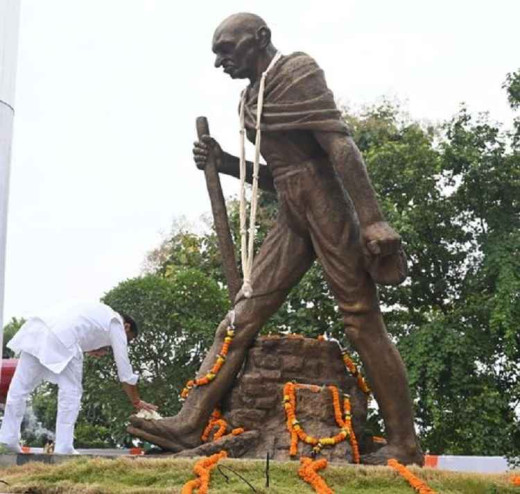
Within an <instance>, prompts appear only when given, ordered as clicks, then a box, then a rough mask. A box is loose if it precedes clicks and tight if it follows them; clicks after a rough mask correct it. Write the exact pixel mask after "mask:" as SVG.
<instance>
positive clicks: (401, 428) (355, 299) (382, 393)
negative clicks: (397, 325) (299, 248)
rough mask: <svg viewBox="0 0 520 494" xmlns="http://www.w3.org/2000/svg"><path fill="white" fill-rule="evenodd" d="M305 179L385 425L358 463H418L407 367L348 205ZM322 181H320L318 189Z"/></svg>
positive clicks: (325, 258) (337, 291) (322, 253)
mask: <svg viewBox="0 0 520 494" xmlns="http://www.w3.org/2000/svg"><path fill="white" fill-rule="evenodd" d="M309 179H312V180H313V183H312V185H313V186H314V187H313V188H312V189H311V184H309V190H311V193H310V194H309V196H310V197H312V200H311V201H309V204H310V207H308V209H307V211H306V215H307V219H308V224H309V226H310V234H311V238H312V242H313V246H314V249H315V252H316V255H317V257H318V261H319V262H320V264H321V265H322V266H323V270H324V273H325V277H326V278H327V281H328V283H329V285H330V287H331V290H332V292H333V293H334V296H335V298H336V300H337V302H338V306H339V309H340V311H341V313H342V314H343V320H344V324H345V331H346V334H347V337H348V338H349V340H350V341H351V343H352V345H353V346H354V348H355V349H356V350H357V352H358V353H359V355H360V357H361V360H362V361H363V370H364V372H365V373H366V375H367V377H368V380H369V385H370V386H371V388H372V390H373V392H374V396H375V398H376V400H377V402H378V404H379V408H380V410H381V414H382V416H383V420H384V423H385V429H386V436H387V441H388V444H387V446H385V447H383V448H381V449H379V450H378V451H377V452H375V453H373V454H371V455H366V456H364V457H362V461H364V462H365V463H371V464H386V461H387V460H388V459H389V458H396V459H398V460H400V461H402V462H404V463H418V464H422V463H423V455H422V452H421V449H420V447H419V445H418V442H417V439H416V435H415V430H414V423H413V406H412V400H411V398H410V391H409V388H408V382H407V377H406V371H405V367H404V364H403V361H402V360H401V357H400V355H399V353H398V351H397V349H396V348H395V346H394V345H393V343H392V342H391V341H390V338H389V337H388V334H387V331H386V328H385V325H384V322H383V318H382V316H381V311H380V309H379V302H378V297H377V290H376V286H375V284H374V282H373V281H372V279H371V278H370V276H369V274H368V273H367V269H366V262H367V260H366V259H365V258H364V256H363V253H362V251H361V245H360V238H359V229H358V226H357V223H356V221H355V217H354V216H353V213H352V209H351V207H352V206H351V205H350V203H349V202H348V200H346V199H345V198H344V196H343V194H342V193H341V190H340V188H339V187H338V186H337V184H336V183H335V182H334V181H333V180H330V179H328V178H327V177H326V175H325V174H324V173H323V172H322V173H315V174H314V176H310V177H309ZM320 181H323V185H322V186H321V187H320V186H319V185H320ZM342 203H343V206H342Z"/></svg>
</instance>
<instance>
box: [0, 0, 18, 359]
mask: <svg viewBox="0 0 520 494" xmlns="http://www.w3.org/2000/svg"><path fill="white" fill-rule="evenodd" d="M19 20H20V0H0V348H2V347H3V326H4V287H5V248H6V235H7V206H8V203H9V171H10V167H9V165H10V161H11V142H12V137H13V118H14V87H15V76H16V58H17V48H18V26H19ZM0 365H1V364H0ZM0 368H1V367H0Z"/></svg>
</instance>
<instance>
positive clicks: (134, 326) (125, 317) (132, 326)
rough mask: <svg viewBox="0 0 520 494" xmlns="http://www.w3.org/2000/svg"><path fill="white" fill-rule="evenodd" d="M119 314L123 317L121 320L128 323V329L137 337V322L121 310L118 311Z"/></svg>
mask: <svg viewBox="0 0 520 494" xmlns="http://www.w3.org/2000/svg"><path fill="white" fill-rule="evenodd" d="M120 314H121V317H122V318H123V321H124V322H126V323H128V324H130V331H132V333H133V334H134V335H135V336H136V337H137V335H138V334H139V329H137V323H136V322H135V321H134V320H133V319H132V318H131V317H130V316H129V315H128V314H123V313H122V312H120Z"/></svg>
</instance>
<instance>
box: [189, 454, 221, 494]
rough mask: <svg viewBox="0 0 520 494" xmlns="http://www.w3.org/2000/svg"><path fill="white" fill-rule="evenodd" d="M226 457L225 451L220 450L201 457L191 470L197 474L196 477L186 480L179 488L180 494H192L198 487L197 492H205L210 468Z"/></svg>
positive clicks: (200, 493)
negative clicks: (180, 488)
mask: <svg viewBox="0 0 520 494" xmlns="http://www.w3.org/2000/svg"><path fill="white" fill-rule="evenodd" d="M226 457H227V452H226V451H224V450H223V451H220V453H216V454H214V455H211V456H208V457H207V458H202V460H199V461H198V462H197V463H195V466H194V467H193V472H194V473H195V474H196V475H197V477H198V478H197V479H195V480H190V481H188V482H186V483H185V484H184V486H183V488H182V490H181V494H192V493H193V491H194V489H198V490H199V492H198V494H207V492H208V489H209V480H210V475H211V470H213V469H214V468H215V467H216V466H217V463H218V462H219V461H220V460H221V459H222V458H226Z"/></svg>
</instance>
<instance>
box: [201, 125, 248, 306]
mask: <svg viewBox="0 0 520 494" xmlns="http://www.w3.org/2000/svg"><path fill="white" fill-rule="evenodd" d="M203 135H208V136H209V135H210V134H209V125H208V119H207V118H206V117H198V118H197V136H198V138H199V140H200V139H201V138H202V136H203ZM204 175H205V176H206V185H207V187H208V193H209V199H210V201H211V210H212V212H213V221H214V223H215V230H216V232H217V239H218V245H219V249H220V254H221V256H222V267H223V268H224V275H225V277H226V280H227V284H228V292H229V299H230V300H231V305H233V304H234V303H235V297H236V294H237V293H238V290H239V289H240V285H241V280H240V276H239V275H238V269H237V263H236V259H235V247H234V245H233V239H232V237H231V230H230V229H229V221H228V215H227V209H226V202H225V201H224V194H223V193H222V186H221V185H220V178H219V176H218V166H217V162H216V159H215V156H214V154H213V153H212V152H211V150H210V153H209V156H208V161H207V164H206V167H205V168H204Z"/></svg>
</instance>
